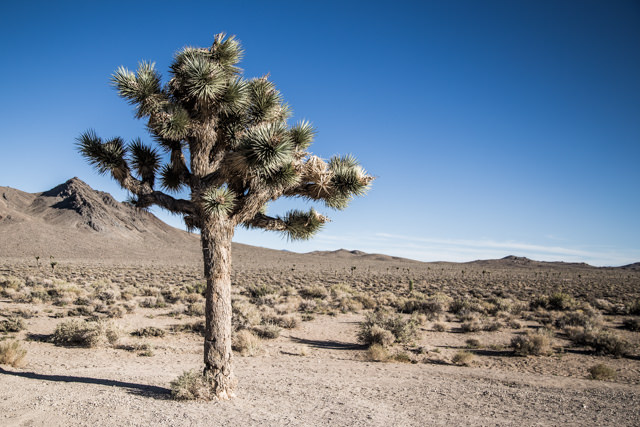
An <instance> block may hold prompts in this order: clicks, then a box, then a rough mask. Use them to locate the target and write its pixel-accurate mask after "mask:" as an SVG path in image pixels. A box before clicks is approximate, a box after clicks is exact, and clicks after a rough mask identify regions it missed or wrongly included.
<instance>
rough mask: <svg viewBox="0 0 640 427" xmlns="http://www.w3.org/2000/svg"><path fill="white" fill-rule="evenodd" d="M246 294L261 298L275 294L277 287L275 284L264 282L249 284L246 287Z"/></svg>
mask: <svg viewBox="0 0 640 427" xmlns="http://www.w3.org/2000/svg"><path fill="white" fill-rule="evenodd" d="M246 292H247V294H248V295H249V296H250V297H251V298H254V299H258V298H263V297H265V296H267V295H269V294H275V293H277V292H278V289H277V288H276V287H275V286H269V285H265V284H259V285H249V286H247V287H246Z"/></svg>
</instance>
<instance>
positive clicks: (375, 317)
mask: <svg viewBox="0 0 640 427" xmlns="http://www.w3.org/2000/svg"><path fill="white" fill-rule="evenodd" d="M374 326H378V327H379V328H381V329H386V330H387V331H389V332H391V333H392V334H393V336H394V337H395V341H397V342H408V341H411V340H413V339H414V338H415V337H416V333H417V330H416V321H415V320H414V319H408V320H404V319H403V318H402V316H400V315H399V314H393V313H388V312H384V311H377V312H373V313H369V314H367V315H366V316H365V320H364V321H363V322H361V323H360V330H359V332H358V340H359V341H360V342H363V343H364V342H366V341H365V340H366V339H367V337H369V336H370V335H371V328H373V327H374Z"/></svg>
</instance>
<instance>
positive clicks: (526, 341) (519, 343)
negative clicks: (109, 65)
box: [511, 332, 551, 356]
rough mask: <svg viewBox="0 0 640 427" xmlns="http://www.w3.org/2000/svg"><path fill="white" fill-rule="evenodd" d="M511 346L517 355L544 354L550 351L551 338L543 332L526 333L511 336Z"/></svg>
mask: <svg viewBox="0 0 640 427" xmlns="http://www.w3.org/2000/svg"><path fill="white" fill-rule="evenodd" d="M511 348H513V352H514V353H515V354H516V355H518V356H528V355H533V356H545V355H548V354H550V353H551V340H550V339H549V335H547V334H544V333H539V332H536V333H527V334H525V335H517V336H515V337H513V339H511Z"/></svg>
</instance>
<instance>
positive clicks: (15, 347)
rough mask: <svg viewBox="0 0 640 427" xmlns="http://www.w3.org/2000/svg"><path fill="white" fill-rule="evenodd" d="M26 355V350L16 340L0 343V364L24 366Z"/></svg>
mask: <svg viewBox="0 0 640 427" xmlns="http://www.w3.org/2000/svg"><path fill="white" fill-rule="evenodd" d="M26 355H27V350H25V349H23V348H22V347H21V346H20V343H19V342H18V341H11V342H5V343H0V365H9V366H13V367H14V368H21V367H22V366H24V358H25V356H26Z"/></svg>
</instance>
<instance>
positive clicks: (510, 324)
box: [507, 319, 522, 329]
mask: <svg viewBox="0 0 640 427" xmlns="http://www.w3.org/2000/svg"><path fill="white" fill-rule="evenodd" d="M507 326H508V327H510V328H511V329H521V328H522V323H520V322H519V321H518V320H516V319H509V321H508V322H507Z"/></svg>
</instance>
